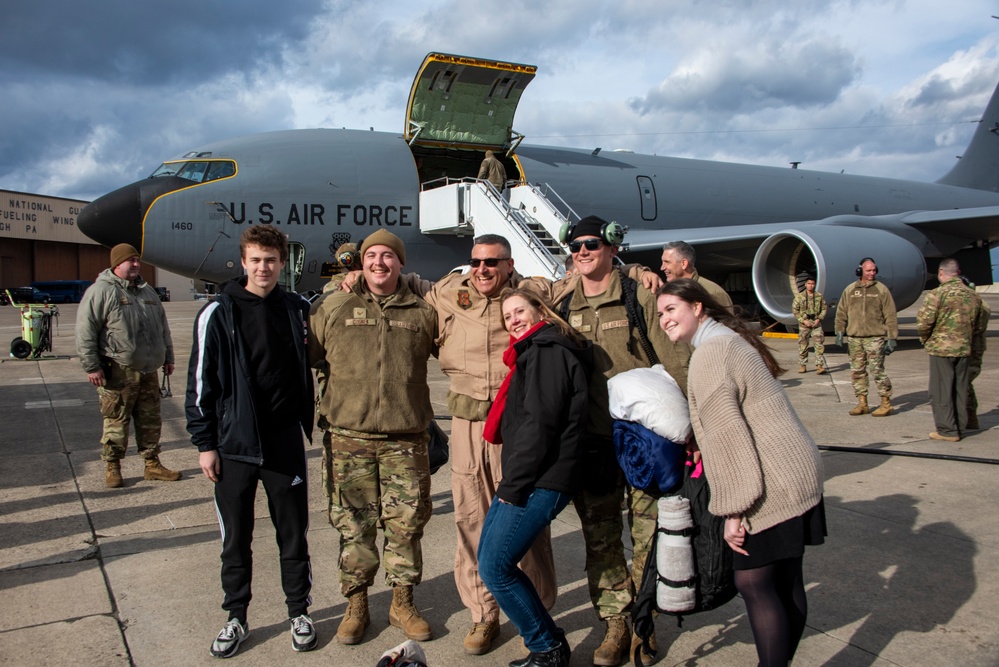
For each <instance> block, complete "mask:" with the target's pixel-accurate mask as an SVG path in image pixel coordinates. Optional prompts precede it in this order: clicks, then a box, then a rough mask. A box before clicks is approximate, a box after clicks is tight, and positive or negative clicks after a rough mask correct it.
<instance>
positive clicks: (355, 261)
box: [336, 239, 364, 269]
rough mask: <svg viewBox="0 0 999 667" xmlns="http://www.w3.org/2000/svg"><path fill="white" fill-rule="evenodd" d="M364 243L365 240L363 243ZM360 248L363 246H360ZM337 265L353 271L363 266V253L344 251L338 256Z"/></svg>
mask: <svg viewBox="0 0 999 667" xmlns="http://www.w3.org/2000/svg"><path fill="white" fill-rule="evenodd" d="M361 242H362V243H363V242H364V241H363V239H362V241H361ZM357 247H358V248H360V247H361V246H360V245H358V246H357ZM336 261H337V263H338V264H339V265H340V266H342V267H343V268H345V269H352V268H355V266H360V265H361V253H360V251H358V250H344V251H343V252H339V253H337V255H336Z"/></svg>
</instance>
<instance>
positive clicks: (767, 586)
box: [735, 557, 808, 667]
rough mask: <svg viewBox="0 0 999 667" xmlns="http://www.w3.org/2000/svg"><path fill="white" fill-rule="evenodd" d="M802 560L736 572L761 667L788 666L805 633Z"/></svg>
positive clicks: (806, 612)
mask: <svg viewBox="0 0 999 667" xmlns="http://www.w3.org/2000/svg"><path fill="white" fill-rule="evenodd" d="M801 560H802V559H801V557H798V558H787V559H784V560H779V561H775V562H773V563H770V564H768V565H764V566H763V567H757V568H753V569H752V570H736V571H735V587H736V588H737V589H738V590H739V594H740V595H742V599H743V601H744V602H745V603H746V611H747V612H748V614H749V624H750V626H752V628H753V639H754V640H755V641H756V655H757V656H758V657H759V659H760V667H787V665H788V664H790V662H791V658H793V657H794V652H795V650H797V648H798V642H799V641H800V640H801V634H802V633H803V632H804V631H805V618H806V617H807V616H808V603H807V601H806V600H805V583H804V579H803V577H802V575H801Z"/></svg>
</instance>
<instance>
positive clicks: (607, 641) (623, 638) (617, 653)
mask: <svg viewBox="0 0 999 667" xmlns="http://www.w3.org/2000/svg"><path fill="white" fill-rule="evenodd" d="M630 639H631V637H630V633H629V632H628V624H627V623H626V622H625V620H624V619H623V618H611V619H608V621H607V632H606V633H604V640H603V641H602V642H600V646H598V647H597V650H596V651H594V652H593V664H594V665H602V666H604V667H612V666H613V665H620V664H621V662H622V661H623V660H624V659H625V658H627V657H628V656H627V655H625V654H626V653H627V651H628V648H629V647H630V646H631V642H630V641H629V640H630Z"/></svg>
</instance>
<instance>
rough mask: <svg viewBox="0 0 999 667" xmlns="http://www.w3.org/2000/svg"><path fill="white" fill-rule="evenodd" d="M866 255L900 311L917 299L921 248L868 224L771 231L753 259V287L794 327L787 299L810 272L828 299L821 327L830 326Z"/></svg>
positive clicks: (922, 263) (765, 303)
mask: <svg viewBox="0 0 999 667" xmlns="http://www.w3.org/2000/svg"><path fill="white" fill-rule="evenodd" d="M865 257H871V258H873V259H874V261H875V263H876V264H877V265H878V276H877V277H878V280H879V281H881V282H882V283H884V284H885V286H886V287H888V289H889V290H891V294H892V297H893V298H894V299H895V306H896V307H897V308H898V309H899V310H901V309H902V308H906V307H907V306H909V305H911V304H913V303H915V301H916V299H918V298H919V295H920V294H921V293H922V291H923V289H924V287H925V285H926V277H927V275H926V262H925V260H924V259H923V253H922V252H921V251H920V249H919V248H917V247H916V246H915V245H913V244H912V243H911V242H909V241H908V240H906V239H904V238H902V237H901V236H899V235H898V234H896V233H894V232H891V231H886V230H884V229H872V228H869V227H846V226H842V225H836V226H832V225H828V226H827V225H815V226H811V227H808V228H806V229H787V230H785V231H783V232H780V233H777V234H774V235H773V236H770V237H769V238H768V239H767V240H766V241H764V242H763V244H762V245H761V246H760V248H759V250H757V251H756V256H755V257H754V258H753V288H754V289H755V291H756V296H757V298H758V299H759V301H760V305H761V306H763V308H764V310H766V311H767V312H768V313H770V315H771V316H772V317H773V318H774V319H776V320H777V321H779V322H781V323H783V324H786V325H788V326H791V327H796V326H797V321H796V320H795V319H794V315H793V314H792V313H791V304H792V302H793V301H794V297H795V295H796V294H797V293H798V292H799V291H801V290H803V289H804V287H805V278H804V274H806V273H811V274H814V275H815V276H816V289H817V290H818V291H819V292H822V294H823V295H824V296H825V298H826V301H827V303H828V304H829V311H828V313H827V314H826V317H825V320H824V322H823V324H824V327H823V328H825V329H826V330H827V331H832V329H833V320H834V318H835V314H836V310H835V306H836V303H837V302H838V301H839V298H840V296H841V295H842V293H843V290H844V289H845V288H846V286H847V285H849V284H850V283H852V282H854V281H855V280H857V273H856V271H857V267H858V266H859V264H860V260H862V259H863V258H865Z"/></svg>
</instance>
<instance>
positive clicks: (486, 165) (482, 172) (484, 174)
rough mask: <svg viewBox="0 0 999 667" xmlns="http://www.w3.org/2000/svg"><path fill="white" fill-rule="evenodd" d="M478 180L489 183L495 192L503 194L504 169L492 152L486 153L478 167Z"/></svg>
mask: <svg viewBox="0 0 999 667" xmlns="http://www.w3.org/2000/svg"><path fill="white" fill-rule="evenodd" d="M478 178H480V179H484V180H487V181H489V182H490V183H492V184H493V187H494V188H496V191H497V192H503V187H504V186H505V185H506V167H504V166H503V163H502V162H500V161H499V160H497V159H496V156H495V155H494V154H493V152H492V151H486V157H485V158H484V159H483V160H482V164H481V165H480V166H479V175H478Z"/></svg>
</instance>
